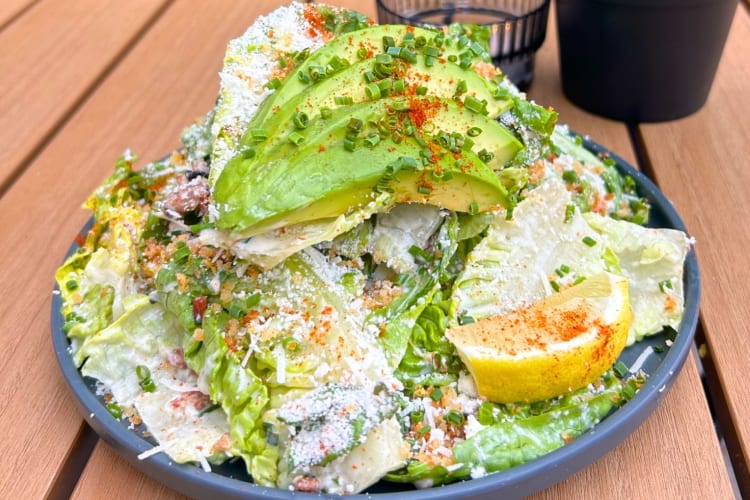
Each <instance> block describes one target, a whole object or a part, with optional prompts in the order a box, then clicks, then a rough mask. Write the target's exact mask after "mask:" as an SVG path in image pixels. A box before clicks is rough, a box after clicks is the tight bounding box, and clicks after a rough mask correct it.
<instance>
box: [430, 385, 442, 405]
mask: <svg viewBox="0 0 750 500" xmlns="http://www.w3.org/2000/svg"><path fill="white" fill-rule="evenodd" d="M430 399H432V400H433V401H435V402H437V401H440V400H441V399H443V391H441V390H440V387H435V388H434V389H433V390H432V392H431V393H430Z"/></svg>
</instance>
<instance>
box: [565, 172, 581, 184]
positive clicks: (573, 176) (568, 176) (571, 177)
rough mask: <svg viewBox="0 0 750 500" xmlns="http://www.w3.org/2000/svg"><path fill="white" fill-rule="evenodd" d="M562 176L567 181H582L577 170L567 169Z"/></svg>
mask: <svg viewBox="0 0 750 500" xmlns="http://www.w3.org/2000/svg"><path fill="white" fill-rule="evenodd" d="M562 178H563V180H564V181H565V182H571V183H579V182H581V179H579V177H578V174H577V173H576V171H575V170H566V171H565V172H563V174H562Z"/></svg>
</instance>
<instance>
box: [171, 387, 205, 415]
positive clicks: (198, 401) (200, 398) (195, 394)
mask: <svg viewBox="0 0 750 500" xmlns="http://www.w3.org/2000/svg"><path fill="white" fill-rule="evenodd" d="M209 404H211V398H210V397H209V396H208V394H203V393H202V392H200V391H190V392H184V393H182V394H180V395H179V396H177V397H176V398H174V399H173V400H172V401H170V402H169V405H170V406H171V407H172V409H175V410H177V409H180V408H187V406H188V405H190V406H192V407H193V408H194V409H195V410H198V411H200V410H202V409H203V408H205V407H207V406H208V405H209Z"/></svg>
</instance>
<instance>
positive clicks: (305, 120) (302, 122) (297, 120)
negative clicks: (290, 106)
mask: <svg viewBox="0 0 750 500" xmlns="http://www.w3.org/2000/svg"><path fill="white" fill-rule="evenodd" d="M292 121H293V122H294V126H295V127H297V128H298V129H303V128H307V126H308V125H309V124H310V118H309V117H308V116H307V113H305V112H304V111H299V112H297V113H294V118H292Z"/></svg>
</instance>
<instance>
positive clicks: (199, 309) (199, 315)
mask: <svg viewBox="0 0 750 500" xmlns="http://www.w3.org/2000/svg"><path fill="white" fill-rule="evenodd" d="M207 305H208V297H206V296H205V295H201V296H200V297H196V298H194V299H193V320H194V321H195V322H196V323H197V324H199V325H200V324H201V323H202V322H203V315H204V314H205V313H206V306H207Z"/></svg>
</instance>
